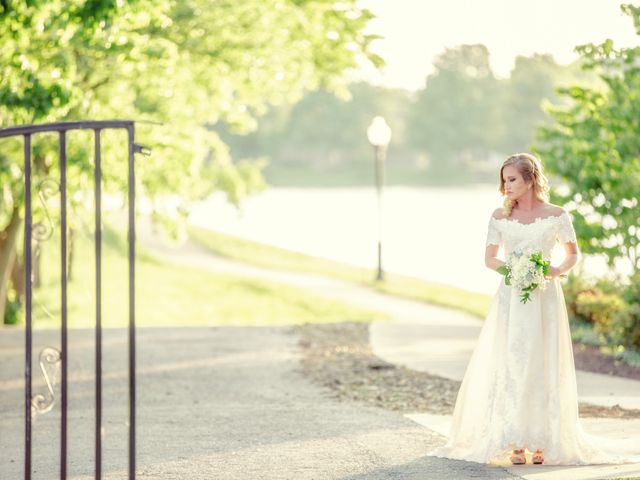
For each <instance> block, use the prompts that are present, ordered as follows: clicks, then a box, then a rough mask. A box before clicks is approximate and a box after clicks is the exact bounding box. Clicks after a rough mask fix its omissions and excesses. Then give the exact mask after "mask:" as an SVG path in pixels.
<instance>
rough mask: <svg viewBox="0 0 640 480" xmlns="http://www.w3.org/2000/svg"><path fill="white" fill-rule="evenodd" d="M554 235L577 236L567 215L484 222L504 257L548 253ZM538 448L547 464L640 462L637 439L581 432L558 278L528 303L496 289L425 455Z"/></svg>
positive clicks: (480, 456)
mask: <svg viewBox="0 0 640 480" xmlns="http://www.w3.org/2000/svg"><path fill="white" fill-rule="evenodd" d="M557 241H559V242H560V243H562V244H564V243H566V242H575V241H576V236H575V232H574V229H573V226H572V224H571V219H570V217H569V214H568V213H566V212H563V213H562V214H561V215H557V216H550V217H543V218H538V219H536V220H535V221H534V222H532V223H521V222H519V221H518V220H515V219H509V218H505V219H496V218H494V217H492V218H491V220H490V221H489V228H488V234H487V245H490V244H491V245H500V246H502V247H503V249H504V252H505V255H509V254H510V253H511V252H512V251H514V250H516V249H522V250H525V249H534V250H537V251H541V252H543V256H544V257H545V258H551V251H552V249H553V247H554V245H555V244H556V242H557ZM515 448H526V449H527V450H529V451H531V452H533V451H535V450H536V449H541V450H542V451H543V452H544V463H545V464H546V465H560V464H562V465H580V464H598V463H625V462H640V445H637V444H635V443H633V444H632V443H630V442H629V441H624V440H622V441H620V440H613V439H605V438H602V437H596V436H594V435H590V434H588V433H586V432H585V431H584V430H583V428H582V426H581V424H580V420H579V418H578V396H577V387H576V376H575V366H574V361H573V349H572V344H571V334H570V331H569V323H568V318H567V310H566V305H565V301H564V296H563V293H562V289H561V286H560V282H559V280H558V279H553V280H551V281H549V282H548V283H547V285H546V288H545V289H544V290H541V289H536V290H534V291H533V292H532V294H531V299H530V301H529V302H527V303H526V304H523V303H522V302H521V301H520V294H519V292H518V291H517V290H516V289H512V287H510V286H507V285H505V283H504V281H503V280H501V284H500V287H499V288H498V291H497V293H496V295H495V297H494V299H493V302H492V305H491V308H490V311H489V314H488V316H487V317H486V319H485V321H484V324H483V327H482V330H481V332H480V336H479V338H478V342H477V345H476V347H475V350H474V351H473V354H472V356H471V360H470V361H469V364H468V367H467V370H466V372H465V375H464V378H463V380H462V384H461V386H460V390H459V392H458V397H457V400H456V405H455V409H454V414H453V419H452V425H451V431H450V435H449V438H448V442H447V444H446V445H444V446H443V447H440V448H439V449H437V450H435V451H434V452H430V453H429V455H433V456H440V457H447V458H456V459H461V460H469V461H475V462H480V463H505V462H508V458H509V455H510V453H511V451H512V450H513V449H515Z"/></svg>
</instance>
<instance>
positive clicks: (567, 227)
mask: <svg viewBox="0 0 640 480" xmlns="http://www.w3.org/2000/svg"><path fill="white" fill-rule="evenodd" d="M558 241H559V242H560V243H569V242H573V243H576V232H575V230H574V229H573V224H572V223H571V217H570V216H569V214H568V213H567V212H562V214H561V215H560V220H559V222H558Z"/></svg>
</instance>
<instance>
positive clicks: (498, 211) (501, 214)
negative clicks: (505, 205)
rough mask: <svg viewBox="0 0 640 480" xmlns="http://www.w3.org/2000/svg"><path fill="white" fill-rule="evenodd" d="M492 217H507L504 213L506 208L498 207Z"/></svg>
mask: <svg viewBox="0 0 640 480" xmlns="http://www.w3.org/2000/svg"><path fill="white" fill-rule="evenodd" d="M491 217H492V218H495V219H496V220H502V219H503V218H507V216H506V215H505V214H504V209H502V208H496V209H495V210H494V211H493V213H492V214H491Z"/></svg>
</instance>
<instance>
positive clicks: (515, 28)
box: [355, 0, 640, 90]
mask: <svg viewBox="0 0 640 480" xmlns="http://www.w3.org/2000/svg"><path fill="white" fill-rule="evenodd" d="M626 3H633V4H634V5H637V4H638V3H639V2H638V1H633V2H632V1H629V2H626ZM358 5H359V6H361V7H364V8H368V9H369V10H371V11H372V12H373V13H374V14H375V15H376V16H377V17H378V18H376V19H375V20H373V21H372V22H371V23H370V26H369V30H368V31H369V33H377V34H380V35H382V36H383V37H384V39H382V40H377V41H376V42H375V43H374V44H373V48H372V49H373V50H374V51H375V52H376V53H378V54H379V55H381V56H382V57H383V58H384V59H385V60H386V62H387V66H386V67H385V68H384V71H383V72H382V73H380V72H376V71H375V69H374V68H373V67H371V66H363V67H361V68H360V69H359V70H358V71H357V72H356V73H355V75H356V78H359V79H364V80H367V81H369V82H371V83H374V84H378V85H384V86H387V87H399V88H406V89H409V90H416V89H419V88H421V87H423V86H424V81H425V78H426V76H427V75H428V74H429V73H430V71H431V65H432V62H433V60H434V58H435V57H436V56H437V55H438V54H440V53H442V52H443V51H444V49H445V48H447V47H453V46H456V45H461V44H470V43H482V44H484V45H486V46H487V47H488V49H489V52H490V60H491V65H492V67H493V70H494V72H495V74H496V75H498V76H500V77H503V78H504V77H508V76H509V72H510V71H511V69H512V68H513V64H514V60H515V57H516V56H517V55H532V54H533V53H551V54H552V55H553V56H554V58H555V59H556V61H558V62H559V63H570V62H571V61H573V60H575V59H576V58H577V57H578V56H577V54H576V53H575V52H574V51H573V50H574V48H575V46H576V45H580V44H584V43H600V42H602V41H604V40H605V39H607V38H611V39H613V41H614V45H617V46H625V47H629V46H634V45H639V44H640V37H638V36H637V35H636V33H635V31H634V28H633V22H632V21H631V19H630V18H629V17H627V16H626V15H624V14H623V13H622V12H621V11H620V8H619V5H620V2H618V1H616V0H526V1H525V0H359V1H358Z"/></svg>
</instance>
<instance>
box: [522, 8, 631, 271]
mask: <svg viewBox="0 0 640 480" xmlns="http://www.w3.org/2000/svg"><path fill="white" fill-rule="evenodd" d="M621 9H622V11H623V12H624V13H625V14H627V15H629V16H630V17H631V18H632V20H633V22H634V25H635V27H636V31H637V33H638V34H639V35H640V7H634V6H632V5H622V6H621ZM577 51H578V52H579V53H580V55H581V57H582V59H583V62H584V68H585V69H587V70H590V71H593V72H595V73H596V74H597V75H598V77H599V78H600V79H601V87H600V88H597V87H593V86H584V85H582V86H581V85H573V86H571V87H567V88H562V89H560V90H559V92H560V94H561V95H562V96H563V97H564V98H567V99H569V100H570V105H569V106H566V107H558V106H556V107H553V108H550V109H549V114H550V115H551V117H552V118H553V121H554V123H553V125H551V126H548V127H543V128H541V129H540V131H539V132H538V140H537V144H536V149H535V150H536V151H537V152H538V153H540V155H541V156H542V157H543V158H544V161H545V163H546V165H547V167H548V169H549V170H550V171H551V173H553V174H555V175H558V176H559V177H560V178H562V179H563V180H564V182H566V184H567V186H568V188H567V189H566V191H562V190H560V191H556V192H555V194H554V198H555V201H557V202H559V203H561V204H564V205H567V206H568V207H569V208H570V209H571V210H572V213H573V215H574V223H575V226H576V231H577V233H578V238H579V241H580V247H581V249H582V250H583V251H584V252H585V253H601V254H605V255H606V256H607V258H608V260H609V263H610V264H611V265H613V264H614V262H615V260H616V259H621V258H626V259H628V260H629V261H630V263H631V265H632V267H633V269H634V271H636V272H637V271H638V270H639V269H640V256H639V253H640V252H639V250H638V244H639V241H640V208H639V206H638V203H639V202H640V137H638V130H639V128H640V47H634V48H615V47H614V45H613V42H612V41H611V40H606V41H605V42H603V43H601V44H586V45H582V46H579V47H577Z"/></svg>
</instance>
